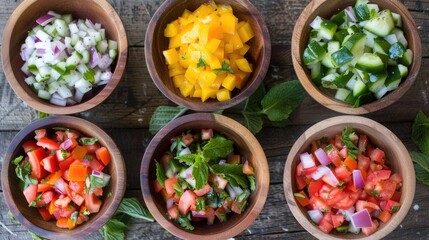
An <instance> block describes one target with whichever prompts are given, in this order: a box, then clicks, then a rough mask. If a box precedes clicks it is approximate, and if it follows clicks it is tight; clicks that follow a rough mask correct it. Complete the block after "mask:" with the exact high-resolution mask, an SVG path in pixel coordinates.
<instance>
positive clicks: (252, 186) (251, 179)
mask: <svg viewBox="0 0 429 240" xmlns="http://www.w3.org/2000/svg"><path fill="white" fill-rule="evenodd" d="M247 178H248V179H249V182H250V191H252V192H254V191H255V190H256V181H255V176H254V175H249V176H247Z"/></svg>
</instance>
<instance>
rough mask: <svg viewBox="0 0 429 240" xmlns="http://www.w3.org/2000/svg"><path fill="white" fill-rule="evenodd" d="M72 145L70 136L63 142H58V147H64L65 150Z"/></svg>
mask: <svg viewBox="0 0 429 240" xmlns="http://www.w3.org/2000/svg"><path fill="white" fill-rule="evenodd" d="M72 145H73V141H72V140H71V139H70V138H68V139H67V140H65V141H64V142H62V143H61V144H60V148H61V149H64V150H67V149H69V148H70V147H71V146H72Z"/></svg>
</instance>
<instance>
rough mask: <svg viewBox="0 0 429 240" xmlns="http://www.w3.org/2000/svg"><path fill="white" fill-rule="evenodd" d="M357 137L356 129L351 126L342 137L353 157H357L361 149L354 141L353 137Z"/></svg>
mask: <svg viewBox="0 0 429 240" xmlns="http://www.w3.org/2000/svg"><path fill="white" fill-rule="evenodd" d="M356 137H357V135H356V133H355V130H354V129H353V128H351V127H346V128H345V129H344V130H343V133H342V134H341V137H340V140H341V142H342V143H343V144H344V145H346V147H347V151H348V154H349V157H350V158H353V159H357V155H358V153H359V149H358V148H357V147H356V145H355V144H354V143H353V139H354V138H356Z"/></svg>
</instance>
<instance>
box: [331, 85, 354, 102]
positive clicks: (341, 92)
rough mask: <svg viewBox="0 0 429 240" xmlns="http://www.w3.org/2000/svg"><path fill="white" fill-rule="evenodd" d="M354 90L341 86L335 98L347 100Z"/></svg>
mask: <svg viewBox="0 0 429 240" xmlns="http://www.w3.org/2000/svg"><path fill="white" fill-rule="evenodd" d="M351 93H352V92H351V91H350V90H348V89H346V88H339V89H338V90H337V92H336V93H335V99H338V100H340V101H345V100H346V98H347V97H348V96H349V95H350V94H351ZM352 95H353V94H352Z"/></svg>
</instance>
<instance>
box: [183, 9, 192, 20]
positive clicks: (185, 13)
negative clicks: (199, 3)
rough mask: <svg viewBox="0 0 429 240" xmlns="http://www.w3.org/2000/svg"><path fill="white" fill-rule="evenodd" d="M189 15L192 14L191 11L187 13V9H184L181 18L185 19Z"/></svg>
mask: <svg viewBox="0 0 429 240" xmlns="http://www.w3.org/2000/svg"><path fill="white" fill-rule="evenodd" d="M191 14H192V12H191V11H189V10H188V9H185V11H183V14H182V18H185V19H187V18H188V17H189V16H191Z"/></svg>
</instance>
